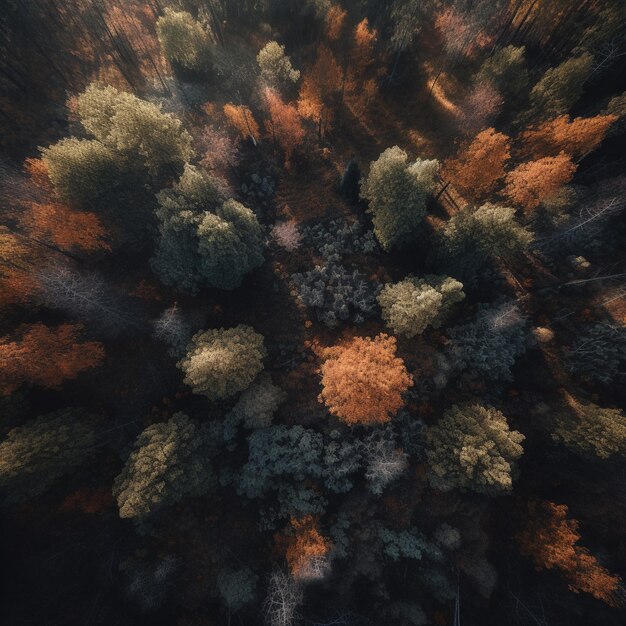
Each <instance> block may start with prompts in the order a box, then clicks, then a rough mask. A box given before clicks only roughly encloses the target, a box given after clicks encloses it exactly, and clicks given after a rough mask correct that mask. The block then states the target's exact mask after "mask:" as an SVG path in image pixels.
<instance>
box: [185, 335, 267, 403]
mask: <svg viewBox="0 0 626 626" xmlns="http://www.w3.org/2000/svg"><path fill="white" fill-rule="evenodd" d="M264 357H265V348H264V346H263V336H262V335H259V334H258V333H256V332H255V331H254V329H253V328H251V327H250V326H245V325H244V324H240V325H239V326H235V327H234V328H228V329H225V328H219V329H212V330H206V331H202V332H199V333H196V334H195V335H194V336H193V338H192V340H191V343H190V344H189V348H188V351H187V355H186V356H185V357H184V358H183V359H182V360H180V361H179V362H178V367H179V368H180V369H181V370H183V372H184V373H185V383H186V384H187V385H190V386H191V388H192V390H193V392H194V393H199V394H202V395H205V396H208V397H209V398H210V399H211V400H224V399H228V398H232V397H233V396H236V395H237V394H238V393H240V392H241V391H243V390H244V389H246V388H247V387H248V386H249V385H250V383H251V382H252V381H253V380H254V379H255V378H256V376H257V374H258V373H259V372H260V371H261V370H262V369H263V358H264Z"/></svg>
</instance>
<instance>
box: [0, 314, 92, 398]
mask: <svg viewBox="0 0 626 626" xmlns="http://www.w3.org/2000/svg"><path fill="white" fill-rule="evenodd" d="M82 330H83V327H82V325H80V324H62V325H61V326H58V327H56V328H50V327H48V326H44V325H43V324H41V323H37V324H25V325H23V326H21V327H20V328H18V329H17V331H16V332H15V333H14V334H13V335H10V336H5V337H1V338H0V363H2V367H1V369H0V393H2V394H4V395H9V394H10V393H12V392H13V391H15V390H16V389H17V388H18V387H20V386H21V385H22V384H25V383H32V384H35V385H40V386H42V387H50V388H54V387H59V386H60V385H61V383H62V382H63V381H64V380H68V379H73V378H76V377H77V376H78V374H80V373H81V372H82V371H84V370H87V369H90V368H92V367H96V366H97V365H100V363H102V360H103V359H104V348H103V347H102V344H100V343H98V342H96V341H84V342H81V341H80V336H81V334H82Z"/></svg>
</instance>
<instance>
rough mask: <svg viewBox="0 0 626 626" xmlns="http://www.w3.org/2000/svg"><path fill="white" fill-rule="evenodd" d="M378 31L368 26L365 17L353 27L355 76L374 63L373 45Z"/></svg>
mask: <svg viewBox="0 0 626 626" xmlns="http://www.w3.org/2000/svg"><path fill="white" fill-rule="evenodd" d="M377 36H378V33H377V31H376V29H375V28H370V26H369V22H368V20H367V18H364V19H363V20H361V21H360V22H359V23H358V24H357V25H356V28H355V29H354V51H353V53H352V64H353V66H354V70H355V73H356V76H357V78H358V77H359V76H360V75H363V74H365V72H366V71H367V70H368V69H369V68H370V66H371V65H372V64H373V63H374V46H375V45H376V37H377Z"/></svg>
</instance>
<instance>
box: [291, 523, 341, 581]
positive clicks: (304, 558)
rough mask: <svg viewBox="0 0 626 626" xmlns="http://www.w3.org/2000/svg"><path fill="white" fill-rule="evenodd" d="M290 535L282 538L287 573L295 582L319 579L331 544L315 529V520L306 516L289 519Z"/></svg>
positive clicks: (325, 565) (324, 567)
mask: <svg viewBox="0 0 626 626" xmlns="http://www.w3.org/2000/svg"><path fill="white" fill-rule="evenodd" d="M290 526H291V529H290V530H291V534H290V535H288V536H286V537H284V540H285V544H286V551H285V558H286V559H287V564H288V565H289V571H290V572H291V575H292V576H293V577H294V578H295V579H296V580H307V579H311V578H318V577H320V576H321V575H322V574H323V572H324V569H326V567H327V556H328V553H329V552H330V549H331V543H330V541H329V540H328V539H326V538H325V537H323V536H322V535H321V534H320V532H319V530H318V529H317V520H316V519H315V518H314V517H313V516H311V515H306V516H304V517H302V518H300V519H296V518H293V517H292V518H291V521H290Z"/></svg>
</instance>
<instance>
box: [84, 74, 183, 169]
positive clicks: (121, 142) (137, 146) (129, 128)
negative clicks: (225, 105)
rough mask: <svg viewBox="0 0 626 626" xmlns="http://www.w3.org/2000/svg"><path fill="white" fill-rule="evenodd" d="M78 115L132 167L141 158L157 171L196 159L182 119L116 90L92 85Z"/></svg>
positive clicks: (96, 135)
mask: <svg viewBox="0 0 626 626" xmlns="http://www.w3.org/2000/svg"><path fill="white" fill-rule="evenodd" d="M78 115H79V117H80V120H81V123H82V124H83V126H84V127H85V129H86V130H87V131H88V132H90V133H91V134H93V135H94V137H95V138H96V139H98V140H99V141H100V142H102V143H103V144H104V145H105V146H107V147H108V148H110V149H111V150H113V151H115V152H117V153H118V154H119V155H120V158H125V159H126V160H127V162H128V165H131V166H132V165H134V164H135V161H136V160H137V159H139V160H140V162H141V163H142V164H143V165H144V166H145V167H146V168H148V170H149V171H151V172H156V171H158V169H159V168H160V167H162V166H164V165H170V164H176V165H182V164H183V163H185V162H186V161H188V160H189V159H190V158H191V157H192V156H193V149H192V147H191V135H190V134H189V133H188V132H187V131H186V130H185V129H184V128H183V126H182V123H181V121H180V120H179V119H178V118H176V117H174V116H173V115H171V114H170V113H164V112H163V111H161V109H160V107H159V106H158V105H156V104H152V103H151V102H146V101H145V100H142V99H141V98H137V96H134V95H133V94H130V93H127V92H124V91H119V90H118V89H116V88H115V87H111V86H104V85H100V84H98V83H92V84H91V85H89V86H88V87H87V89H86V90H85V91H84V92H83V93H82V94H81V95H80V96H79V97H78Z"/></svg>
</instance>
